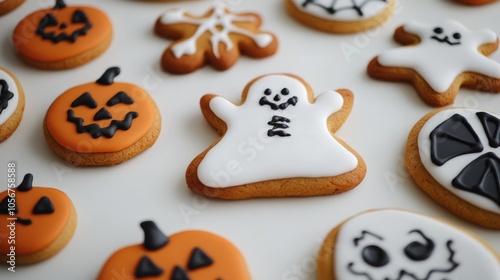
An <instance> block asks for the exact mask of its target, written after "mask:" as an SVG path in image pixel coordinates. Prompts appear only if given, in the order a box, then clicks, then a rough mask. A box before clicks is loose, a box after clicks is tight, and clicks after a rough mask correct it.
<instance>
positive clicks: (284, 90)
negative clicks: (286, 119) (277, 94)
mask: <svg viewBox="0 0 500 280" xmlns="http://www.w3.org/2000/svg"><path fill="white" fill-rule="evenodd" d="M281 94H283V95H288V94H290V90H289V89H287V88H284V89H282V90H281Z"/></svg>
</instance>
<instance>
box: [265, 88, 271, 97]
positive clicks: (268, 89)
mask: <svg viewBox="0 0 500 280" xmlns="http://www.w3.org/2000/svg"><path fill="white" fill-rule="evenodd" d="M272 93H273V91H272V90H271V89H270V88H267V89H266V90H265V91H264V94H265V95H271V94H272Z"/></svg>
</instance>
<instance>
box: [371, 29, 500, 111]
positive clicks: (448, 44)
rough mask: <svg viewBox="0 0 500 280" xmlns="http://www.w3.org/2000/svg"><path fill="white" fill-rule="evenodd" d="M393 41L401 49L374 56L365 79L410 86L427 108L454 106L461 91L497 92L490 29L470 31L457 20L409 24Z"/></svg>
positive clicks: (499, 71) (498, 72)
mask: <svg viewBox="0 0 500 280" xmlns="http://www.w3.org/2000/svg"><path fill="white" fill-rule="evenodd" d="M394 38H395V40H396V41H398V42H399V43H401V44H403V45H405V46H404V47H400V48H397V49H393V50H388V51H385V52H383V53H381V54H380V55H379V56H377V57H375V58H374V59H373V60H372V61H371V62H370V64H369V65H368V74H369V75H370V76H371V77H373V78H376V79H381V80H387V81H402V82H409V83H412V84H413V86H414V87H415V89H416V91H417V93H418V94H419V96H420V97H421V98H422V100H423V101H425V102H426V103H427V104H429V105H431V106H436V107H437V106H446V105H449V104H452V103H453V102H454V100H455V96H456V95H457V93H458V91H459V89H460V88H461V87H465V88H470V89H474V90H481V91H485V92H500V64H499V63H498V62H496V61H494V60H492V59H490V58H488V57H487V55H489V54H491V53H492V52H493V51H495V50H496V49H497V48H498V36H497V35H496V34H495V33H494V32H493V31H491V30H469V29H467V28H466V27H465V26H463V25H462V24H461V23H459V22H456V21H445V22H442V23H439V24H427V23H419V22H410V23H408V24H405V25H403V26H401V27H399V28H398V29H397V30H396V32H395V34H394Z"/></svg>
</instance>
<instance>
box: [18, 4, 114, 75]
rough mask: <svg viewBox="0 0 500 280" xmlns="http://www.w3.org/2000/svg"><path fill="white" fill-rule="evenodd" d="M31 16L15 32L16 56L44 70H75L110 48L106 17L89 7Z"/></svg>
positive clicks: (60, 7) (56, 8)
mask: <svg viewBox="0 0 500 280" xmlns="http://www.w3.org/2000/svg"><path fill="white" fill-rule="evenodd" d="M55 2H56V4H55V6H54V7H53V8H50V9H42V10H38V11H36V12H33V13H31V14H30V15H28V16H27V17H25V18H24V19H22V20H21V21H20V22H19V24H18V25H17V26H16V28H15V29H14V33H13V35H12V36H13V37H12V42H13V44H14V48H15V51H16V54H17V55H18V56H19V58H21V60H23V61H24V62H26V63H27V64H30V65H32V66H35V67H39V68H43V69H67V68H73V67H76V66H79V65H82V64H84V63H87V62H89V61H90V60H92V59H94V58H96V57H97V56H99V55H101V54H102V53H103V52H104V51H105V50H106V49H107V48H108V46H109V45H110V44H111V39H112V26H111V22H110V20H109V18H108V16H107V15H106V14H104V12H102V11H101V10H99V9H96V8H94V7H90V6H79V5H73V6H66V4H65V3H64V1H63V0H57V1H55Z"/></svg>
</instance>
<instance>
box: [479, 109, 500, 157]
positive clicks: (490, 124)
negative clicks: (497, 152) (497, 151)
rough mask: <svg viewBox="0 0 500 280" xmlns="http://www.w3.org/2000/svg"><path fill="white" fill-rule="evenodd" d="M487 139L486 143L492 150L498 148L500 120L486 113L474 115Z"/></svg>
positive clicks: (499, 143)
mask: <svg viewBox="0 0 500 280" xmlns="http://www.w3.org/2000/svg"><path fill="white" fill-rule="evenodd" d="M476 115H477V117H478V118H479V120H480V121H481V124H482V125H483V128H484V132H485V133H486V136H487V137H488V143H489V144H490V146H491V147H493V148H498V147H500V120H499V119H498V118H497V117H495V116H493V115H490V114H488V113H486V112H479V113H476Z"/></svg>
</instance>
